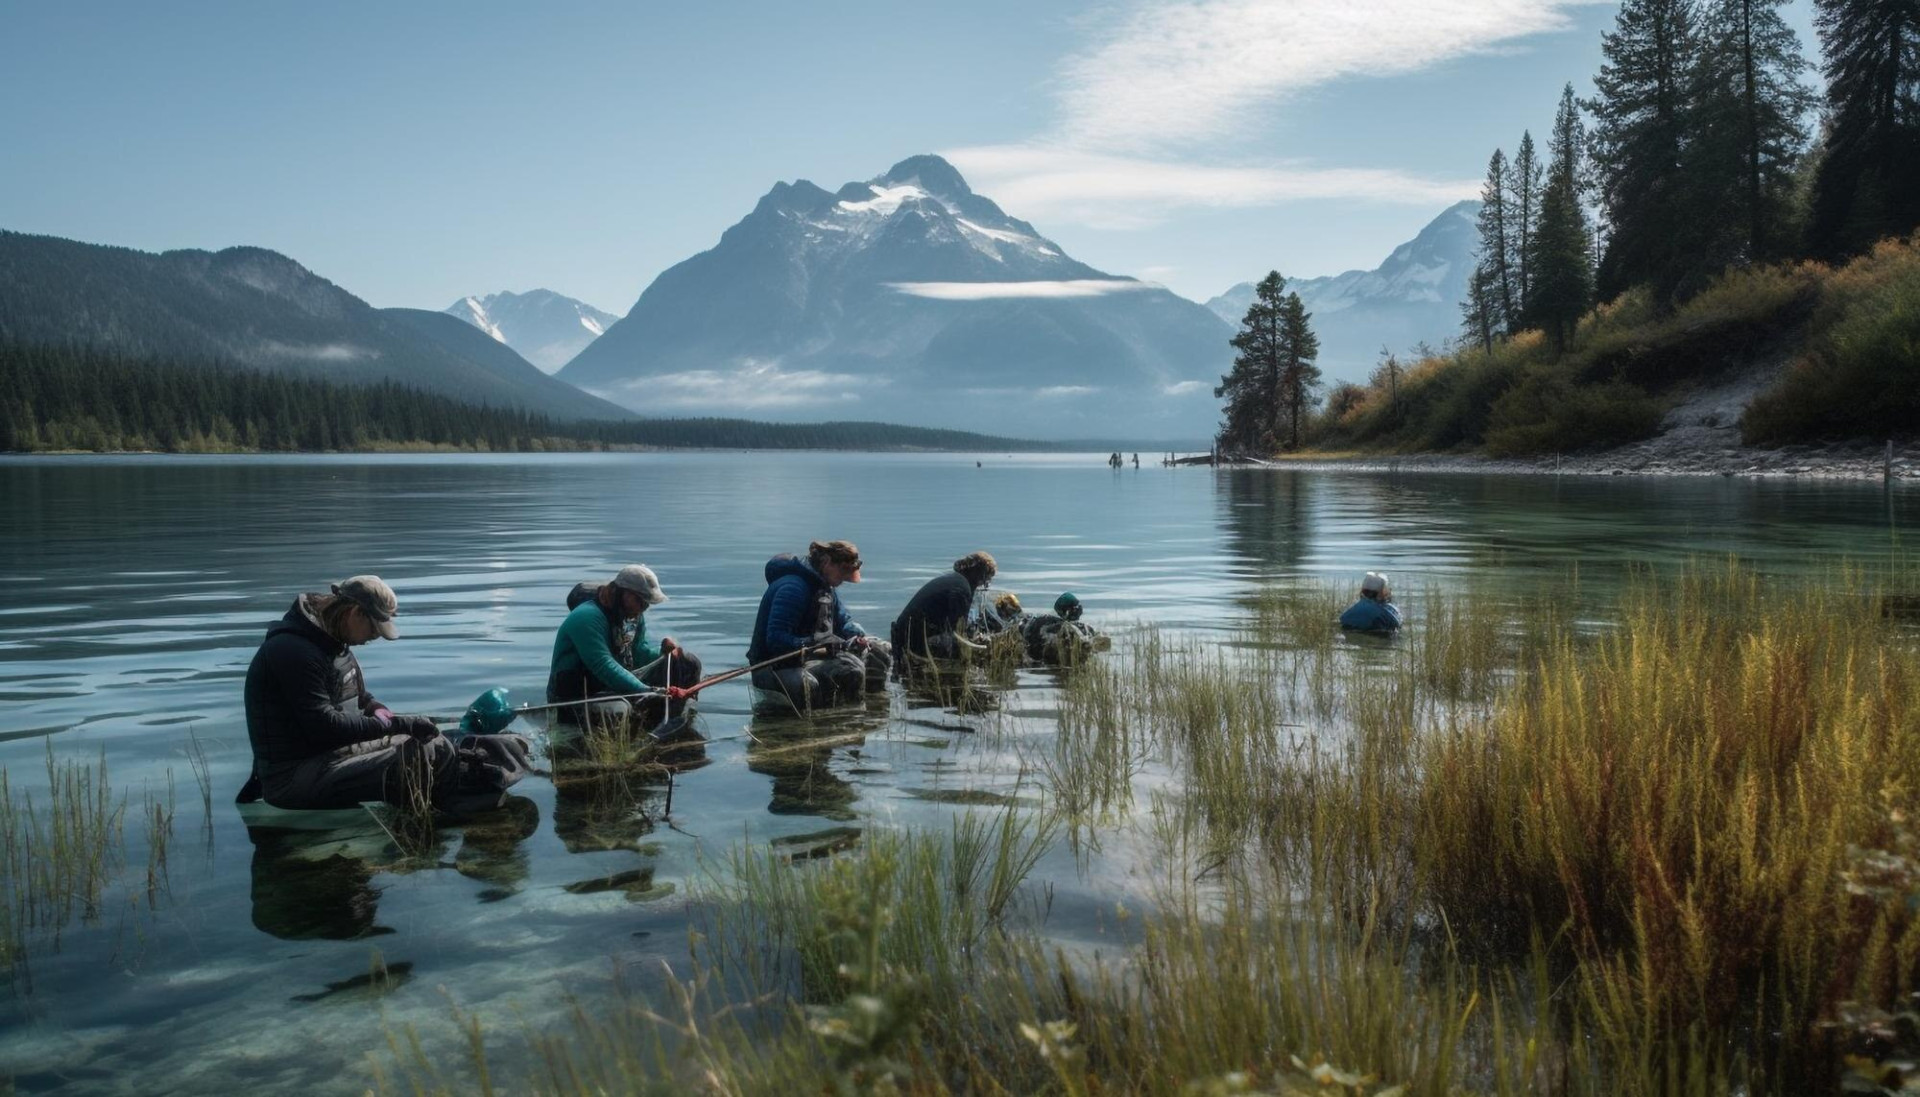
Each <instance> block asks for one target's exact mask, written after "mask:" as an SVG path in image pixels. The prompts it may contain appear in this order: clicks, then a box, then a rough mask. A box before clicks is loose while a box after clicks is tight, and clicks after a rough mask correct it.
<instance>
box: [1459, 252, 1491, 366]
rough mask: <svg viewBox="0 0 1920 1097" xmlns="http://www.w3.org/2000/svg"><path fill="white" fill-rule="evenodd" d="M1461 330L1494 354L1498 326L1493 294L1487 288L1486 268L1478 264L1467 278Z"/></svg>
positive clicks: (1461, 312) (1483, 348)
mask: <svg viewBox="0 0 1920 1097" xmlns="http://www.w3.org/2000/svg"><path fill="white" fill-rule="evenodd" d="M1460 320H1461V330H1462V331H1463V332H1464V333H1465V334H1466V337H1467V339H1468V340H1469V341H1471V342H1475V343H1478V344H1480V347H1481V349H1482V350H1484V351H1486V353H1488V354H1492V353H1493V336H1494V332H1495V330H1496V329H1497V328H1498V326H1499V325H1498V324H1496V323H1495V322H1494V316H1493V293H1492V291H1491V290H1489V289H1488V288H1487V272H1486V268H1485V267H1483V266H1480V265H1478V264H1477V263H1476V265H1475V267H1474V271H1473V273H1472V274H1471V275H1469V276H1468V278H1467V299H1466V300H1465V301H1462V302H1460Z"/></svg>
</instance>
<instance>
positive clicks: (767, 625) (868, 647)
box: [747, 541, 893, 711]
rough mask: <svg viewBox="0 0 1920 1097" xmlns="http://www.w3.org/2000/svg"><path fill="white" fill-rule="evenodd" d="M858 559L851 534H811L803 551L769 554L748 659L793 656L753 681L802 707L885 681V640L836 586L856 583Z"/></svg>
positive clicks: (850, 696) (759, 673) (755, 674)
mask: <svg viewBox="0 0 1920 1097" xmlns="http://www.w3.org/2000/svg"><path fill="white" fill-rule="evenodd" d="M863 564H864V561H862V560H861V559H860V550H859V549H858V548H856V547H855V546H854V544H853V542H851V541H815V542H813V543H812V544H810V545H808V546H807V555H806V556H805V557H799V556H795V555H793V554H791V553H781V554H780V555H778V556H775V557H774V558H773V559H771V560H768V561H767V568H766V576H767V590H766V593H765V594H762V595H761V596H760V612H759V615H758V616H757V617H756V618H755V619H754V622H753V640H752V641H751V642H750V643H749V644H748V646H747V662H749V663H763V662H766V661H767V660H768V659H772V658H775V657H777V656H783V655H791V656H792V658H791V659H790V660H788V661H786V662H783V663H780V664H778V665H776V666H772V667H766V668H762V669H760V670H756V671H754V672H753V684H754V686H755V687H756V688H758V689H761V690H765V691H767V692H769V693H780V694H783V695H785V696H786V698H787V700H788V701H789V702H791V703H792V705H793V707H794V708H796V709H799V710H801V711H805V710H807V709H809V708H813V707H817V706H820V705H830V704H834V703H836V702H838V701H845V700H851V699H853V698H856V697H859V696H861V695H862V694H864V693H865V692H866V690H867V688H868V687H869V686H873V685H884V684H885V682H886V678H887V671H888V670H889V669H891V667H892V666H893V660H892V657H891V654H890V652H889V649H888V647H887V645H886V644H885V643H884V642H882V641H879V640H875V639H873V638H872V637H870V636H868V635H867V630H866V629H863V628H861V627H860V625H859V623H858V622H856V621H855V620H854V619H853V618H852V617H851V616H849V615H848V614H847V608H846V606H844V605H842V604H841V602H840V593H839V590H838V588H839V587H840V585H841V584H843V583H858V582H859V581H860V568H861V567H862V566H863ZM799 652H805V654H796V653H799Z"/></svg>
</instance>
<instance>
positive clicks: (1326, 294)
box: [1207, 201, 1480, 383]
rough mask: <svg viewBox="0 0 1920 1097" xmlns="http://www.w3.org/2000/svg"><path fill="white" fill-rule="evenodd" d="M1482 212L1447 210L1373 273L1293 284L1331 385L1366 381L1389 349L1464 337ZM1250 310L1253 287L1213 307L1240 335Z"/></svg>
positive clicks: (1461, 207) (1476, 207)
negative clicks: (1463, 308)
mask: <svg viewBox="0 0 1920 1097" xmlns="http://www.w3.org/2000/svg"><path fill="white" fill-rule="evenodd" d="M1479 212H1480V203H1478V202H1473V201H1467V202H1458V203H1455V204H1454V205H1452V206H1449V207H1448V208H1447V209H1446V210H1445V211H1444V212H1443V213H1441V214H1440V216H1438V217H1436V218H1434V219H1433V220H1432V221H1431V222H1429V223H1428V224H1427V226H1426V227H1425V228H1423V229H1421V230H1420V233H1419V235H1417V236H1415V237H1414V238H1413V239H1412V240H1409V241H1407V242H1406V243H1404V244H1402V245H1400V246H1399V247H1397V248H1395V249H1393V254H1391V255H1389V256H1387V258H1386V260H1385V261H1383V262H1382V263H1381V264H1380V265H1379V266H1378V267H1375V268H1374V269H1373V270H1364V271H1363V270H1350V271H1347V272H1346V273H1345V274H1336V275H1333V276H1331V277H1326V278H1296V279H1289V280H1288V282H1287V287H1286V288H1287V289H1288V291H1290V292H1293V293H1298V294H1299V295H1300V300H1301V303H1303V304H1304V305H1306V307H1307V311H1308V312H1309V313H1311V314H1312V317H1313V319H1312V324H1313V330H1314V334H1316V335H1318V336H1319V337H1320V359H1319V365H1320V369H1321V372H1322V373H1324V374H1325V375H1326V378H1327V380H1328V382H1329V383H1333V382H1338V381H1364V380H1365V379H1366V377H1367V374H1368V373H1369V372H1371V371H1372V369H1373V367H1374V365H1375V364H1376V363H1377V362H1378V361H1379V359H1380V349H1381V348H1382V347H1383V346H1384V347H1387V348H1390V349H1392V350H1393V351H1394V352H1395V353H1396V354H1399V355H1400V356H1401V357H1402V358H1405V357H1406V352H1407V350H1408V349H1409V348H1411V347H1413V346H1414V345H1415V344H1417V343H1421V342H1425V343H1427V344H1429V345H1431V346H1433V347H1435V348H1439V347H1440V346H1442V345H1443V344H1444V343H1445V342H1446V340H1448V339H1449V338H1451V337H1452V336H1453V335H1454V334H1455V333H1457V332H1458V331H1459V330H1460V302H1461V301H1463V300H1465V299H1466V296H1467V282H1468V280H1469V279H1470V278H1471V277H1472V275H1473V256H1474V250H1475V248H1477V247H1478V246H1479V241H1480V236H1479V229H1478V228H1477V227H1476V222H1475V218H1476V217H1477V216H1478V214H1479ZM1252 303H1253V283H1252V282H1242V283H1240V284H1239V285H1237V286H1234V287H1233V288H1232V289H1229V290H1227V291H1226V292H1225V293H1223V294H1221V295H1220V296H1218V297H1215V298H1213V299H1212V300H1210V301H1208V302H1207V307H1208V308H1209V309H1212V310H1213V311H1214V313H1215V314H1216V315H1218V316H1219V317H1220V318H1221V319H1223V320H1225V321H1227V322H1228V323H1230V324H1232V325H1234V326H1235V327H1238V326H1239V324H1240V318H1241V317H1243V316H1245V315H1246V313H1247V306H1248V305H1250V304H1252Z"/></svg>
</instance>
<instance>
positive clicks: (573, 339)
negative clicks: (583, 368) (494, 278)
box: [443, 289, 619, 373]
mask: <svg viewBox="0 0 1920 1097" xmlns="http://www.w3.org/2000/svg"><path fill="white" fill-rule="evenodd" d="M443 311H445V312H447V313H448V314H450V315H453V316H458V317H459V318H460V319H462V320H465V321H466V322H467V323H469V324H472V325H473V326H474V327H476V328H479V329H480V330H481V331H484V332H486V333H487V334H488V335H491V336H492V337H493V338H494V339H496V340H498V341H499V342H501V343H504V344H506V345H507V346H509V347H512V348H513V349H514V350H516V351H518V352H519V353H520V356H521V357H522V358H525V359H526V360H527V361H529V362H532V363H533V364H534V365H536V366H538V367H540V369H541V370H543V371H545V372H547V373H553V372H556V371H557V370H559V368H560V367H561V366H564V365H566V364H567V363H568V362H570V361H572V360H573V356H574V355H576V354H579V353H580V352H581V351H582V350H584V349H586V347H587V345H588V344H589V343H592V342H593V341H594V340H595V339H598V338H599V337H600V336H602V335H604V334H606V330H607V328H608V327H610V326H612V324H613V322H614V321H615V320H617V319H619V317H617V316H613V315H611V314H609V313H605V312H602V311H600V310H599V309H597V308H594V307H593V306H592V305H589V304H587V303H586V302H584V301H576V300H574V299H573V298H571V297H563V296H561V295H560V294H557V293H554V292H553V291H552V290H544V289H536V290H529V291H528V292H526V293H490V294H488V295H486V296H485V297H462V298H461V299H460V300H458V301H456V302H454V303H453V304H452V305H450V306H448V307H447V308H446V309H444V310H443Z"/></svg>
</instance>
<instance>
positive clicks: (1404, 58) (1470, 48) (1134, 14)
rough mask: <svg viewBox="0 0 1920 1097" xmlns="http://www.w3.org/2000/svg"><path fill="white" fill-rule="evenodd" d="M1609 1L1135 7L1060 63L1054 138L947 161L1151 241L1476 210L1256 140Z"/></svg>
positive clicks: (1198, 1)
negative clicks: (1362, 90) (1303, 97)
mask: <svg viewBox="0 0 1920 1097" xmlns="http://www.w3.org/2000/svg"><path fill="white" fill-rule="evenodd" d="M1598 2H1604V0H1367V2H1365V3H1355V2H1354V0H1185V2H1176V3H1172V4H1159V5H1151V4H1149V3H1148V2H1146V0H1131V3H1132V5H1133V6H1132V7H1131V8H1130V10H1129V11H1128V12H1127V14H1123V15H1122V16H1120V17H1119V18H1118V19H1116V20H1115V21H1113V23H1112V25H1111V27H1110V28H1109V29H1106V30H1104V31H1103V32H1101V33H1100V34H1098V35H1097V36H1096V37H1095V39H1094V40H1093V41H1092V42H1091V43H1090V44H1089V45H1088V46H1087V48H1085V49H1084V50H1082V51H1080V52H1078V53H1076V54H1074V55H1072V56H1070V57H1068V58H1067V59H1066V60H1065V61H1063V62H1062V63H1061V65H1060V68H1059V71H1058V72H1057V74H1056V77H1057V79H1056V84H1057V86H1058V88H1059V92H1058V118H1057V121H1056V123H1055V124H1054V126H1053V127H1052V128H1051V130H1050V131H1049V132H1047V133H1045V134H1042V135H1039V136H1038V137H1036V138H1035V139H1033V140H1032V141H1029V142H1027V143H1023V144H1010V145H987V146H978V147H973V148H961V149H953V150H950V151H947V152H945V153H943V155H945V156H946V157H947V158H948V159H949V160H951V161H953V163H954V165H955V166H956V167H958V168H959V169H960V171H961V172H962V173H963V174H965V175H966V176H967V179H968V181H969V182H971V183H973V185H974V187H975V188H976V189H978V190H979V191H980V192H981V193H984V194H991V195H993V196H994V198H995V199H996V200H998V201H999V202H1001V203H1002V204H1003V205H1004V206H1006V207H1007V208H1008V209H1012V210H1017V211H1019V213H1020V214H1021V215H1022V216H1027V217H1045V218H1047V219H1048V220H1050V221H1053V222H1056V223H1072V224H1079V225H1084V226H1087V227H1090V228H1096V229H1134V228H1144V227H1148V226H1151V225H1155V224H1159V223H1160V222H1162V221H1164V220H1166V219H1167V218H1168V217H1169V216H1172V215H1173V214H1175V213H1176V212H1178V211H1180V210H1182V209H1187V208H1216V209H1218V208H1250V207H1260V206H1273V205H1280V204H1283V203H1288V202H1299V201H1309V200H1315V199H1342V200H1347V201H1359V202H1376V203H1392V204H1407V205H1421V206H1434V205H1444V204H1447V203H1450V202H1456V201H1459V200H1460V199H1463V198H1471V197H1474V196H1475V195H1476V194H1477V193H1478V192H1479V180H1478V179H1441V178H1433V177H1431V176H1427V175H1421V174H1417V173H1414V172H1408V171H1403V170H1397V169H1393V168H1346V167H1326V166H1321V165H1316V164H1310V163H1304V162H1300V161H1283V162H1271V161H1269V162H1256V161H1253V160H1249V159H1247V158H1246V156H1245V153H1246V150H1247V149H1249V148H1253V147H1258V146H1257V143H1255V144H1250V143H1249V142H1247V141H1245V140H1244V139H1245V138H1248V137H1253V138H1255V139H1256V140H1257V139H1258V138H1259V137H1261V135H1264V134H1265V133H1268V132H1270V128H1271V127H1270V126H1268V125H1267V124H1266V123H1267V116H1268V114H1269V113H1270V112H1271V111H1273V110H1274V109H1276V108H1278V107H1280V106H1281V105H1283V104H1285V103H1287V102H1288V101H1289V100H1290V99H1292V98H1294V97H1297V96H1298V95H1300V94H1301V93H1303V92H1306V91H1309V90H1311V89H1314V88H1319V87H1322V86H1325V85H1327V84H1330V83H1334V82H1337V81H1340V80H1347V79H1355V78H1365V77H1381V76H1399V75H1404V74H1407V73H1411V72H1416V71H1420V70H1423V69H1428V68H1431V67H1433V66H1435V65H1438V64H1442V63H1444V62H1447V61H1451V60H1455V59H1458V58H1463V57H1485V56H1492V55H1496V54H1504V53H1509V52H1512V51H1514V50H1516V49H1518V48H1520V47H1521V45H1522V43H1523V40H1524V39H1526V38H1528V37H1530V36H1534V35H1539V34H1545V33H1550V32H1554V31H1562V30H1567V29H1570V28H1571V27H1572V26H1573V22H1572V20H1571V18H1570V13H1571V11H1572V10H1573V9H1574V8H1577V7H1580V6H1583V5H1587V4H1593V3H1598ZM1236 139H1242V140H1236ZM1236 154H1237V155H1239V156H1240V159H1239V160H1238V162H1235V161H1234V160H1233V157H1234V156H1235V155H1236Z"/></svg>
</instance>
